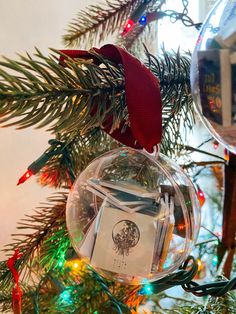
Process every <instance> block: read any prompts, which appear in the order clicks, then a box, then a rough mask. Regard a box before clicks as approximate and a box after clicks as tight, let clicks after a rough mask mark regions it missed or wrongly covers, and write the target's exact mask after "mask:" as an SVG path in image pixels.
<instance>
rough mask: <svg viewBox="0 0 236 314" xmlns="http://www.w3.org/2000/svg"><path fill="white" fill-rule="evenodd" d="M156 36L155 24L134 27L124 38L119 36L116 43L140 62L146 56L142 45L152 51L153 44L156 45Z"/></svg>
mask: <svg viewBox="0 0 236 314" xmlns="http://www.w3.org/2000/svg"><path fill="white" fill-rule="evenodd" d="M156 36H157V32H156V23H152V24H148V25H146V26H142V25H135V26H134V28H133V30H132V31H131V32H129V33H128V34H127V35H126V36H124V37H122V36H120V37H119V38H118V40H117V42H116V43H117V45H119V46H123V47H124V48H125V49H126V50H128V51H129V52H130V53H131V54H133V55H135V56H137V57H138V58H139V59H141V60H142V59H145V56H146V55H145V51H143V43H145V45H146V46H147V47H149V50H151V51H152V50H153V48H154V47H153V43H156V40H155V38H156ZM155 48H156V47H155Z"/></svg>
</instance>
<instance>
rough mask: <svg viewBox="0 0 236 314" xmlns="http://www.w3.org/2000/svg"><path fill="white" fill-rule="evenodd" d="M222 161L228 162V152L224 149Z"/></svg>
mask: <svg viewBox="0 0 236 314" xmlns="http://www.w3.org/2000/svg"><path fill="white" fill-rule="evenodd" d="M224 160H225V161H227V162H228V161H229V151H228V150H227V149H226V148H225V149H224Z"/></svg>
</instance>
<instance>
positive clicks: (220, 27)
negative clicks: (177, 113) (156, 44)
mask: <svg viewBox="0 0 236 314" xmlns="http://www.w3.org/2000/svg"><path fill="white" fill-rule="evenodd" d="M190 79H191V89H192V95H193V99H194V103H195V107H196V110H197V112H198V113H199V115H200V118H201V120H202V122H203V124H204V125H205V127H206V128H207V129H208V130H209V131H210V133H211V134H212V135H213V136H214V137H215V138H216V140H217V141H218V142H220V143H221V144H223V145H224V146H225V147H226V148H227V149H228V150H230V151H231V152H233V153H236V2H235V1H231V0H220V1H218V2H217V3H216V4H215V6H214V7H213V8H212V10H211V11H210V13H209V15H208V16H207V18H206V20H205V21H204V23H203V26H202V28H201V31H200V33H199V37H198V40H197V43H196V46H195V50H194V53H193V56H192V62H191V70H190Z"/></svg>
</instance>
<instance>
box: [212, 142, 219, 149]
mask: <svg viewBox="0 0 236 314" xmlns="http://www.w3.org/2000/svg"><path fill="white" fill-rule="evenodd" d="M213 147H214V149H217V148H218V147H219V143H218V142H217V141H214V142H213Z"/></svg>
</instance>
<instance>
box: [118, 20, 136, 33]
mask: <svg viewBox="0 0 236 314" xmlns="http://www.w3.org/2000/svg"><path fill="white" fill-rule="evenodd" d="M134 24H135V23H134V21H133V20H128V21H127V22H126V24H125V26H124V29H123V32H122V34H121V35H122V36H124V35H126V34H128V33H129V32H130V31H131V30H132V28H133V27H134Z"/></svg>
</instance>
